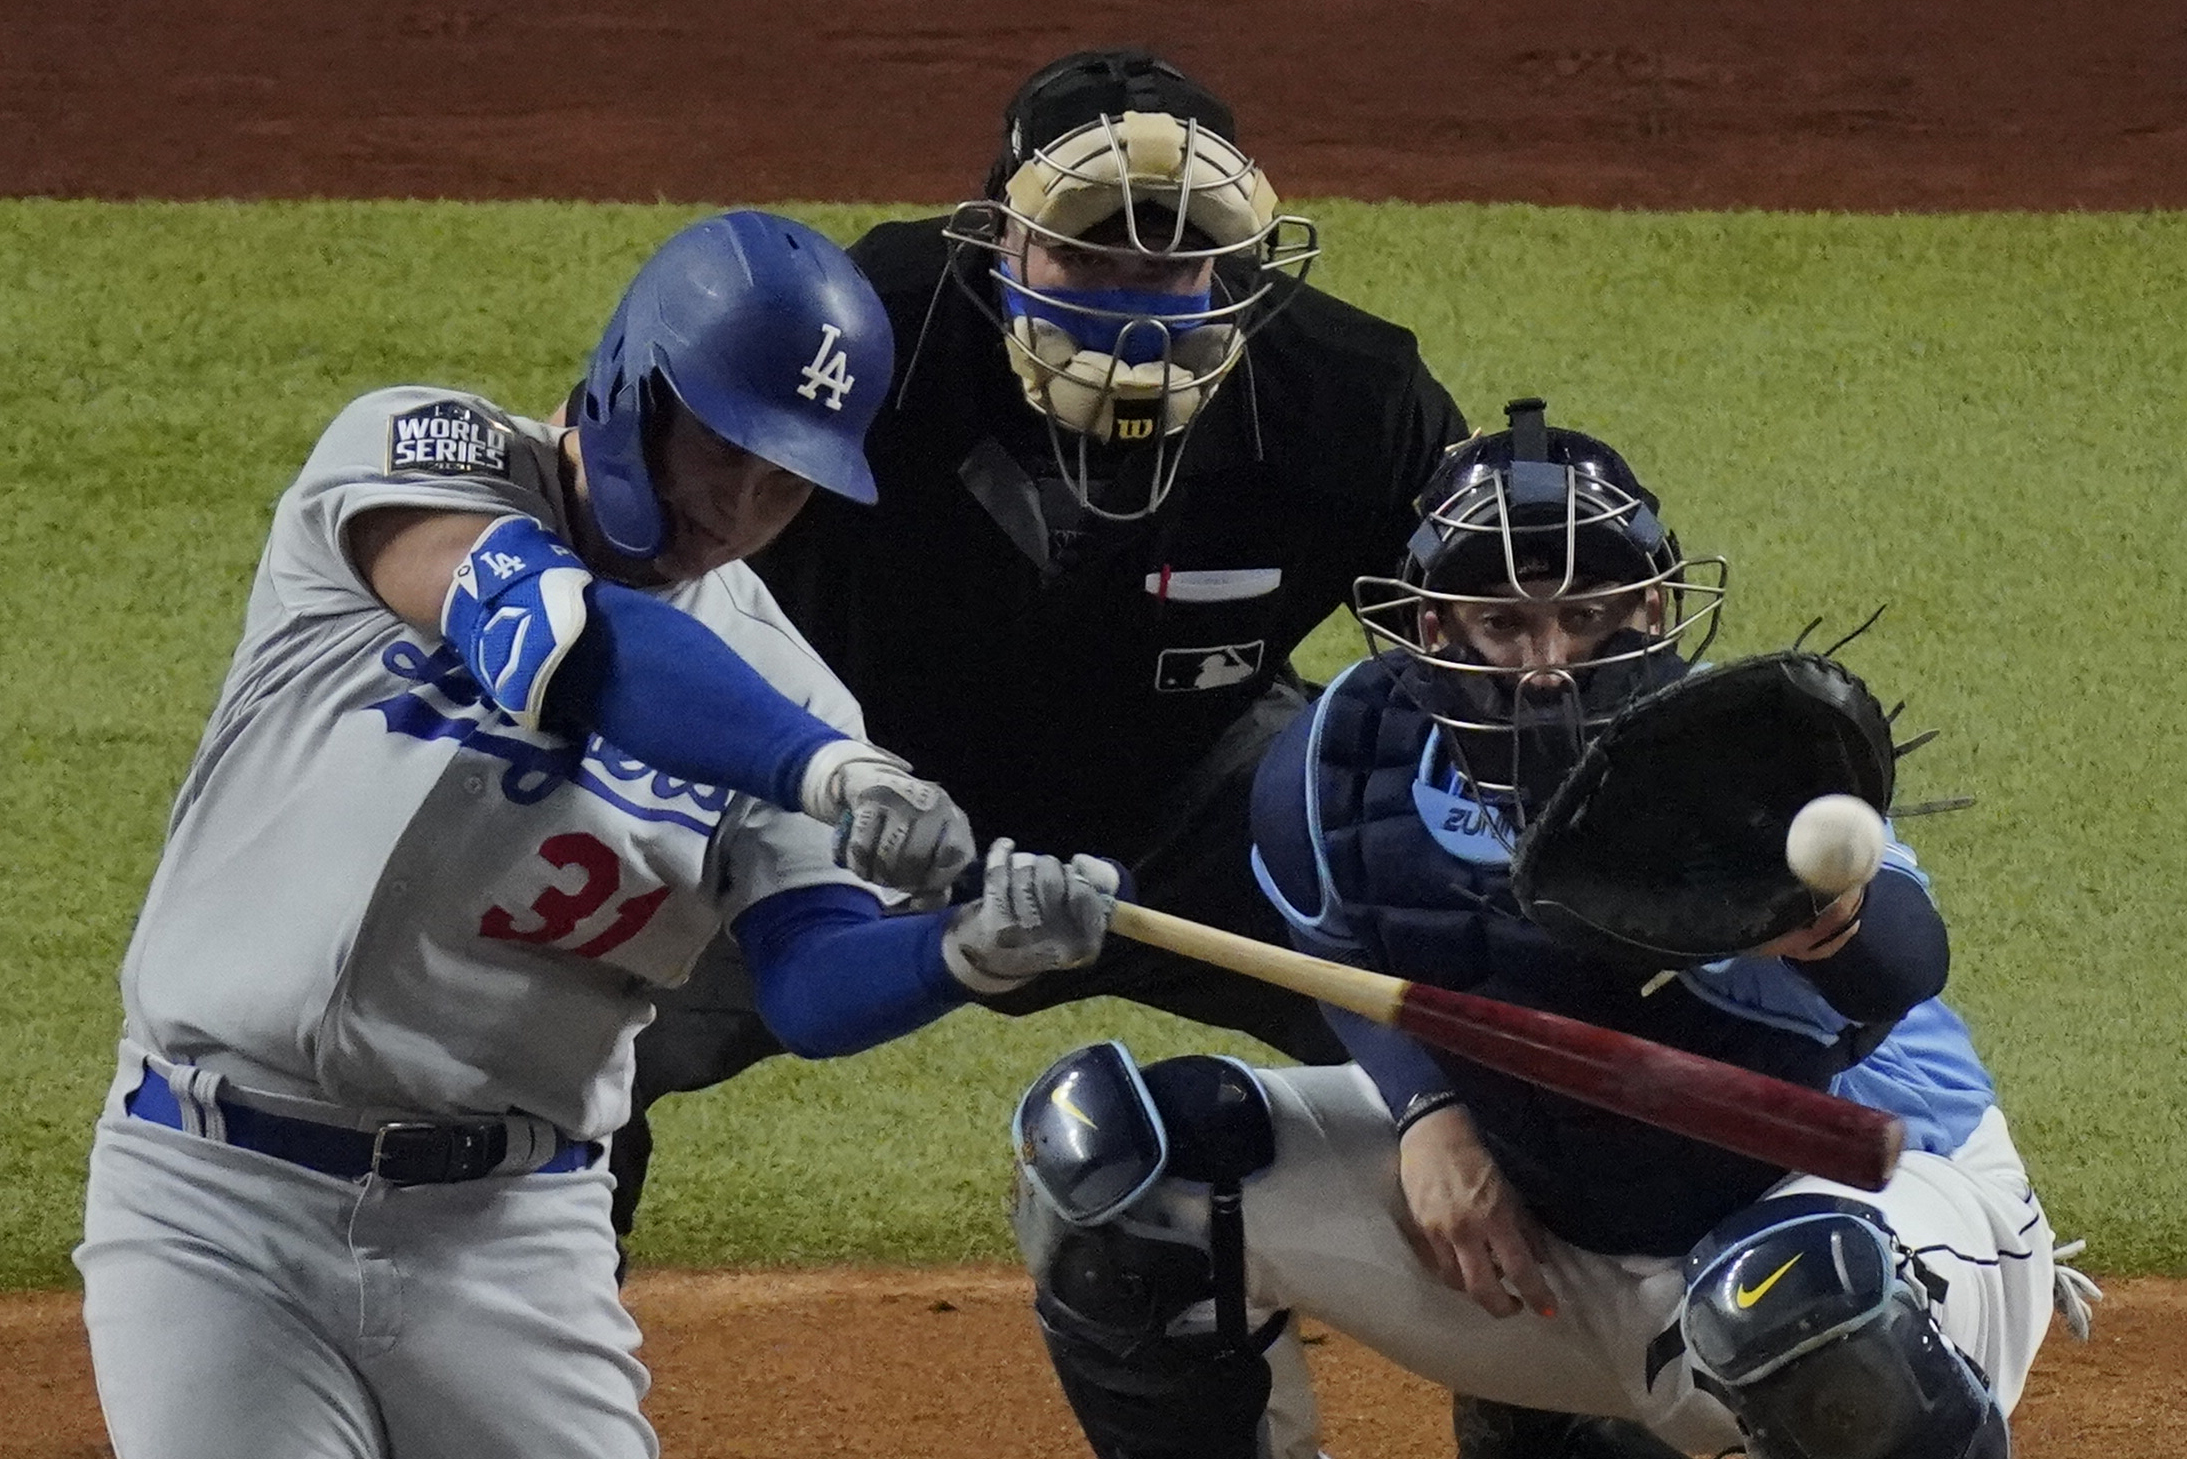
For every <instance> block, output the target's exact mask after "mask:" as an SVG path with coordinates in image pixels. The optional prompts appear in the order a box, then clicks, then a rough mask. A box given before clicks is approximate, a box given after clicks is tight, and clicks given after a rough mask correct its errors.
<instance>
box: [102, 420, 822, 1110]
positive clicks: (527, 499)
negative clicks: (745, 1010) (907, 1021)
mask: <svg viewBox="0 0 2187 1459" xmlns="http://www.w3.org/2000/svg"><path fill="white" fill-rule="evenodd" d="M560 435H561V432H560V431H558V430H556V429H554V428H552V427H548V426H545V425H542V424H540V423H538V422H535V421H529V420H524V419H521V418H516V417H511V416H509V415H506V414H504V413H503V412H501V411H500V410H499V409H497V408H496V407H495V406H493V405H491V404H490V403H488V402H486V401H484V400H482V399H480V398H478V397H477V396H472V395H464V394H460V393H456V392H452V391H444V390H433V389H424V388H416V387H404V388H398V389H391V390H382V391H377V392H374V393H373V394H370V395H367V396H364V397H363V398H361V399H359V400H358V401H356V402H355V403H353V404H352V405H351V406H349V408H348V409H346V410H344V411H343V412H342V414H341V415H340V416H338V417H337V418H336V419H335V421H334V423H333V424H332V425H331V426H330V427H329V428H328V429H327V432H326V434H325V435H324V436H323V437H322V438H321V439H320V441H319V444H318V446H317V448H316V449H315V450H314V451H313V452H312V454H311V458H310V460H309V461H307V462H306V463H305V466H304V469H303V472H302V474H301V475H300V476H299V477H298V478H297V480H296V482H295V484H294V485H293V486H292V487H290V488H289V490H288V491H287V492H286V493H285V494H284V495H283V496H282V498H281V500H280V503H279V505H278V507H277V509H276V511H275V513H274V522H273V529H272V533H271V536H270V537H269V539H268V542H267V545H266V550H265V555H264V558H263V559H262V560H261V562H260V563H259V566H258V574H257V580H256V582H255V584H254V585H253V588H252V591H251V598H250V606H249V610H248V613H247V616H246V620H245V624H244V631H243V637H242V642H241V644H240V646H239V647H238V648H237V649H236V653H235V659H234V662H233V664H232V665H231V666H230V668H229V671H228V677H227V682H226V684H225V686H224V687H223V689H222V691H221V695H220V701H219V704H218V707H217V708H216V709H215V710H214V713H213V716H212V720H211V723H210V724H209V726H208V727H207V729H206V731H205V737H204V740H203V742H202V743H201V744H200V746H199V748H198V752H197V758H196V761H195V763H194V764H193V765H192V766H191V769H190V773H189V776H188V779H187V780H186V781H185V783H184V785H183V788H182V791H181V794H180V796H179V797H178V799H177V801H176V804H175V809H174V813H173V817H172V820H171V823H170V825H169V829H168V840H167V847H166V852H165V855H164V857H163V859H162V860H161V863H160V866H159V870H158V872H157V874H156V875H155V876H154V878H153V881H152V886H151V890H150V892H149V894H148V896H147V898H146V901H145V906H144V911H143V914H142V916H141V917H140V919H139V920H138V923H137V928H136V934H135V937H134V938H133V940H132V942H131V944H130V947H129V952H128V957H127V961H126V963H125V965H124V969H123V976H122V990H123V1000H124V1006H125V1008H126V1011H127V1019H128V1033H129V1036H130V1037H131V1038H132V1039H133V1040H134V1041H135V1042H137V1043H139V1044H141V1045H143V1046H145V1047H146V1048H149V1049H151V1050H154V1051H156V1052H157V1053H159V1054H162V1055H164V1056H166V1057H167V1058H169V1059H173V1060H177V1061H187V1062H192V1063H196V1064H199V1065H202V1066H204V1067H206V1068H209V1069H213V1070H217V1071H219V1072H221V1073H223V1074H225V1075H226V1076H227V1077H228V1078H230V1079H231V1080H233V1081H235V1082H236V1083H238V1084H242V1085H246V1086H251V1087H256V1088H259V1089H263V1090H267V1091H270V1092H273V1093H278V1094H288V1095H295V1096H301V1097H303V1098H308V1099H317V1100H324V1101H328V1102H331V1103H334V1104H338V1105H342V1106H345V1107H348V1108H351V1109H357V1110H371V1111H385V1112H388V1113H389V1114H410V1115H446V1114H501V1113H506V1112H508V1111H511V1110H519V1111H523V1112H526V1113H529V1114H532V1115H536V1116H539V1117H541V1118H543V1119H546V1120H550V1121H552V1122H553V1123H554V1124H556V1125H557V1126H559V1127H560V1128H561V1129H562V1130H564V1131H565V1132H566V1133H568V1134H569V1135H571V1136H574V1137H576V1138H579V1139H593V1138H599V1137H601V1136H604V1135H606V1134H608V1133H609V1132H611V1131H613V1130H614V1129H616V1128H617V1127H618V1126H620V1125H621V1124H622V1123H623V1120H624V1118H625V1116H626V1114H627V1111H628V1092H627V1091H628V1087H629V1075H630V1057H631V1054H630V1048H631V1040H632V1038H633V1037H634V1036H635V1034H636V1033H637V1030H638V1029H639V1028H640V1027H641V1026H642V1025H643V1024H644V1023H645V1022H646V1020H647V1019H648V1018H649V1017H650V1008H651V1005H650V1003H649V1000H648V990H649V989H650V988H651V987H654V986H659V985H668V984H673V983H676V982H678V981H680V980H681V979H682V978H683V977H684V976H685V975H686V974H687V972H688V971H689V969H690V967H691V964H692V962H693V961H694V959H695V958H696V957H697V956H698V953H699V951H700V949H701V948H702V947H703V946H704V945H705V944H706V942H707V940H708V938H709V937H711V936H712V935H713V934H714V932H715V931H716V930H717V929H718V928H719V927H720V926H722V925H723V924H724V923H725V922H726V921H728V920H730V919H733V918H734V917H735V916H736V915H737V914H738V913H740V912H741V911H743V910H744V909H745V908H746V907H749V906H750V905H752V904H753V903H754V902H756V901H758V900H760V899H762V898H764V897H767V896H769V895H771V894H773V893H775V892H778V891H783V890H786V889H789V888H792V887H799V886H806V885H812V884H816V883H822V882H850V883H853V884H856V879H855V878H853V877H851V876H850V874H849V873H847V872H844V871H842V870H840V869H838V868H837V867H836V866H835V865H834V863H833V860H832V858H831V855H830V850H831V847H830V831H829V829H828V828H827V827H825V826H822V825H820V824H818V823H817V822H814V821H812V820H809V819H808V818H806V817H804V816H802V815H798V814H794V813H791V812H786V811H783V810H781V809H778V808H776V807H774V806H771V805H768V804H766V803H764V802H761V801H758V800H755V799H753V798H751V797H749V796H746V795H742V794H736V793H732V792H729V791H726V790H723V789H720V788H717V787H713V786H706V785H695V784H691V783H688V782H686V781H682V780H678V779H675V778H673V777H671V776H668V775H664V774H660V773H658V772H656V771H654V770H652V769H650V768H648V767H647V766H645V765H642V764H639V763H637V762H635V761H633V760H631V759H629V758H628V757H626V756H624V755H622V754H620V753H619V752H618V751H616V750H615V748H614V747H612V746H610V745H608V744H606V743H605V742H603V741H602V740H600V739H599V738H598V737H597V736H593V737H591V738H590V739H588V740H587V741H585V742H583V743H577V742H574V741H571V740H569V739H566V738H563V737H559V736H555V735H551V734H546V733H536V732H528V731H525V730H523V729H521V728H519V727H518V726H517V725H516V724H515V723H514V722H513V721H511V720H510V719H509V717H508V716H507V715H505V714H503V713H501V712H500V711H499V710H497V709H495V708H494V707H493V706H492V705H491V704H489V703H487V702H485V701H483V700H482V698H481V696H480V693H479V689H478V686H477V684H476V682H475V681H474V680H472V678H471V677H470V675H469V674H468V673H467V672H466V671H465V670H464V668H463V666H462V665H461V663H460V662H459V661H458V659H457V656H456V654H455V652H454V651H453V650H452V649H451V648H449V647H448V646H447V645H446V644H444V643H443V642H441V641H440V640H439V639H438V637H437V636H435V635H431V634H421V633H419V632H418V631H417V630H415V629H413V628H411V627H409V626H408V625H406V624H404V623H403V622H402V621H401V620H399V619H398V618H397V617H396V616H395V615H394V614H393V613H392V612H390V611H389V610H388V609H387V608H386V607H385V606H384V605H382V604H381V603H380V601H379V600H378V599H377V598H376V597H374V595H373V594H372V592H371V590H370V588H369V587H368V586H367V585H366V583H365V582H364V580H363V579H362V577H361V576H360V574H359V572H358V570H357V567H356V565H355V564H354V563H353V562H352V561H351V559H350V557H349V555H348V553H347V551H346V539H347V534H348V531H349V528H350V526H351V524H352V523H353V522H355V521H356V519H357V518H358V517H359V516H360V515H362V514H364V513H366V512H370V511H374V510H378V509H383V508H390V507H411V508H428V509H435V510H447V511H461V512H480V513H486V514H490V515H500V514H504V513H509V512H519V513H523V514H525V515H528V516H532V517H535V518H537V519H538V520H540V521H541V522H543V523H545V524H546V525H547V526H548V527H549V528H551V529H552V530H554V531H556V532H557V533H559V534H562V535H563V536H565V537H567V535H568V526H569V524H568V523H567V522H566V521H565V520H564V519H563V516H562V512H561V505H560V503H561V498H560V494H559V493H558V492H557V491H556V490H555V489H554V483H555V472H556V469H557V463H556V454H557V450H558V441H559V438H560ZM663 596H664V597H665V598H666V599H667V600H668V601H669V602H672V603H673V604H675V606H676V607H678V608H680V609H682V610H683V611H685V612H687V613H689V614H691V615H692V616H693V617H695V618H697V619H698V620H699V621H700V622H702V623H704V624H706V625H707V626H708V627H709V628H711V629H712V630H713V631H714V632H715V633H717V634H719V635H720V636H721V638H722V640H723V641H724V642H726V643H727V644H728V645H729V646H730V647H731V648H733V649H735V650H736V651H737V652H738V653H739V654H740V655H742V656H743V657H744V659H745V660H746V661H747V662H749V663H750V664H751V665H752V666H753V667H754V668H755V669H757V670H758V671H759V672H760V673H761V674H762V675H764V676H765V677H766V678H767V679H768V681H769V682H770V683H772V684H773V685H774V686H775V687H776V688H778V689H779V690H781V691H782V692H783V693H784V694H786V695H787V696H788V697H789V698H791V699H792V700H794V701H796V702H798V703H801V704H803V705H804V706H805V707H806V708H807V709H808V710H810V711H811V712H812V713H813V714H815V715H817V716H818V717H820V718H821V719H824V720H826V721H828V722H829V723H831V724H833V725H835V726H836V727H838V728H840V729H842V730H843V731H844V732H846V733H848V734H852V735H860V734H862V733H863V726H862V723H861V720H860V717H859V713H858V707H857V705H856V703H855V701H853V700H852V698H851V697H850V694H849V693H848V691H846V690H845V689H844V688H843V686H842V685H841V684H840V683H839V682H838V681H837V680H836V678H835V677H834V675H832V674H831V673H830V672H829V671H828V670H827V669H826V668H825V667H824V666H823V665H822V664H821V662H820V660H819V658H818V657H817V656H816V655H815V654H814V653H813V651H812V649H811V648H810V647H809V646H808V645H807V644H806V643H805V641H804V639H803V638H802V637H800V636H799V634H798V633H797V631H796V629H794V628H793V627H791V625H790V623H789V621H788V620H787V619H786V618H785V617H784V616H783V615H782V613H781V611H780V610H779V609H778V608H777V607H776V605H775V603H774V600H773V599H772V597H771V596H770V595H769V594H768V592H767V590H766V588H765V587H763V586H762V585H761V583H760V581H759V579H758V578H757V577H756V576H754V575H753V574H752V573H751V572H750V571H749V570H748V569H747V568H745V567H744V566H743V565H742V564H741V563H739V564H732V565H731V566H729V567H727V568H724V569H722V570H720V571H718V572H715V573H712V574H710V575H708V576H707V577H705V578H703V579H700V580H698V581H695V582H691V583H686V584H682V585H679V586H677V587H675V588H673V589H671V590H664V593H663Z"/></svg>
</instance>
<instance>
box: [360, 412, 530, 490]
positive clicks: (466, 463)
mask: <svg viewBox="0 0 2187 1459" xmlns="http://www.w3.org/2000/svg"><path fill="white" fill-rule="evenodd" d="M515 439H516V433H515V432H514V431H512V430H511V429H510V428H509V427H508V425H507V424H506V423H504V422H502V421H499V420H496V419H495V418H494V417H493V416H490V415H488V414H486V412H484V411H482V410H474V409H472V408H471V407H470V406H468V405H465V404H464V403H463V402H462V401H460V400H436V401H434V402H433V403H432V404H431V405H421V406H419V407H418V408H417V409H415V410H406V411H404V412H403V413H402V414H401V415H398V416H391V417H390V418H389V419H388V422H387V474H388V475H390V476H394V475H397V474H398V473H404V472H418V471H423V472H428V473H430V474H431V475H434V476H499V477H501V478H503V479H504V480H506V479H507V478H508V475H509V447H510V445H511V444H512V443H513V442H514V441H515Z"/></svg>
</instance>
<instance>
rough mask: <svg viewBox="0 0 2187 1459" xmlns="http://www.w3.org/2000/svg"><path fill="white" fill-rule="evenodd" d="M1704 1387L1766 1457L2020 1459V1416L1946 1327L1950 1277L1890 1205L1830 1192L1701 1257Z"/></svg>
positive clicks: (1728, 1235)
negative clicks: (1941, 1321)
mask: <svg viewBox="0 0 2187 1459" xmlns="http://www.w3.org/2000/svg"><path fill="white" fill-rule="evenodd" d="M1686 1282H1687V1289H1686V1306H1685V1313H1684V1316H1683V1317H1682V1319H1681V1331H1682V1334H1683V1338H1684V1343H1685V1346H1686V1349H1687V1351H1688V1352H1689V1353H1690V1355H1691V1358H1692V1365H1693V1371H1694V1381H1695V1382H1696V1383H1697V1384H1699V1385H1700V1386H1701V1387H1703V1388H1705V1389H1707V1390H1708V1391H1710V1392H1711V1393H1714V1394H1715V1395H1716V1396H1717V1397H1718V1398H1720V1399H1721V1400H1722V1401H1723V1402H1724V1404H1725V1406H1726V1407H1728V1408H1730V1409H1731V1411H1732V1413H1733V1414H1734V1416H1736V1417H1737V1418H1738V1420H1739V1423H1740V1426H1741V1427H1742V1428H1743V1429H1744V1430H1745V1431H1746V1433H1747V1435H1748V1451H1749V1453H1751V1454H1752V1455H1754V1456H1755V1459H2007V1456H2009V1454H2010V1453H2011V1448H2012V1445H2011V1441H2010V1440H2009V1438H2008V1437H2007V1434H2006V1427H2005V1416H2004V1414H2003V1412H2002V1411H2001V1410H2000V1409H1999V1408H1998V1406H1997V1403H1996V1401H1995V1400H1994V1399H1993V1398H1991V1397H1990V1392H1989V1384H1988V1381H1987V1379H1986V1378H1984V1376H1983V1375H1982V1373H1981V1372H1980V1371H1979V1370H1978V1369H1977V1368H1976V1367H1975V1366H1974V1364H1972V1363H1971V1362H1969V1361H1968V1360H1967V1358H1966V1357H1965V1356H1964V1355H1963V1354H1962V1353H1960V1351H1959V1350H1958V1349H1957V1348H1955V1347H1954V1346H1952V1344H1951V1342H1950V1341H1949V1340H1948V1339H1947V1338H1946V1337H1945V1336H1944V1334H1943V1333H1942V1331H1940V1330H1939V1329H1938V1327H1937V1323H1936V1317H1935V1314H1934V1313H1933V1312H1932V1310H1931V1308H1932V1306H1933V1304H1934V1303H1935V1302H1936V1301H1938V1300H1940V1299H1941V1297H1942V1295H1943V1283H1942V1282H1941V1280H1940V1279H1938V1278H1937V1277H1935V1276H1934V1275H1933V1274H1931V1273H1930V1272H1929V1271H1928V1270H1927V1269H1926V1268H1925V1267H1924V1266H1923V1265H1922V1264H1921V1263H1920V1261H1919V1259H1918V1258H1916V1257H1915V1256H1914V1255H1913V1254H1912V1253H1911V1252H1909V1251H1907V1250H1906V1249H1905V1248H1904V1247H1903V1246H1901V1245H1899V1243H1898V1241H1897V1240H1896V1238H1894V1237H1893V1235H1892V1234H1891V1230H1890V1228H1889V1227H1888V1226H1886V1225H1885V1224H1884V1221H1883V1217H1882V1215H1881V1213H1879V1212H1878V1211H1876V1210H1875V1209H1874V1208H1873V1207H1871V1206H1866V1205H1863V1204H1861V1203H1859V1202H1857V1201H1850V1200H1844V1199H1841V1198H1839V1197H1836V1196H1828V1195H1821V1194H1810V1195H1796V1196H1780V1197H1778V1198H1776V1199H1773V1200H1766V1201H1762V1202H1760V1203H1759V1204H1757V1205H1755V1206H1753V1207H1750V1208H1749V1209H1747V1210H1746V1211H1743V1212H1741V1213H1739V1214H1738V1215H1736V1216H1734V1217H1732V1218H1731V1219H1730V1220H1729V1221H1727V1222H1725V1223H1724V1224H1723V1225H1721V1226H1719V1227H1718V1228H1717V1229H1716V1230H1715V1231H1713V1232H1711V1233H1710V1234H1709V1236H1708V1237H1707V1238H1706V1239H1704V1240H1703V1241H1702V1243H1701V1244H1700V1245H1699V1246H1697V1247H1696V1248H1694V1250H1693V1252H1692V1253H1691V1254H1690V1255H1689V1256H1688V1257H1687V1258H1686Z"/></svg>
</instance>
